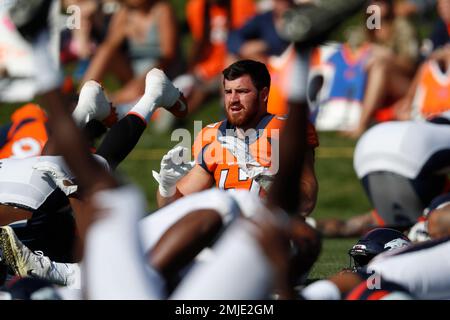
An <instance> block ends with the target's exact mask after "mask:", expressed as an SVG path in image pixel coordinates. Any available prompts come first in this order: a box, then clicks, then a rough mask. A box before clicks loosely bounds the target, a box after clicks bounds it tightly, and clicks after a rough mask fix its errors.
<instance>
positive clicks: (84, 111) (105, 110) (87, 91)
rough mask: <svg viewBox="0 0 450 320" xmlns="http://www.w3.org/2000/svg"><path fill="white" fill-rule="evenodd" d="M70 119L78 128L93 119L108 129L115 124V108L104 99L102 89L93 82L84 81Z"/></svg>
mask: <svg viewBox="0 0 450 320" xmlns="http://www.w3.org/2000/svg"><path fill="white" fill-rule="evenodd" d="M72 117H73V118H74V119H75V122H76V123H77V125H78V126H80V127H84V126H85V125H86V124H87V123H88V122H89V121H91V120H93V119H96V120H98V121H101V122H103V123H104V124H105V125H106V126H108V127H111V126H112V125H113V124H114V123H116V122H117V113H116V110H115V108H114V107H113V106H112V104H111V102H109V100H108V98H106V95H105V91H104V90H103V87H102V86H101V85H100V84H99V83H98V82H97V81H94V80H89V81H86V82H85V83H84V85H83V87H82V88H81V91H80V95H79V97H78V104H77V106H76V108H75V110H74V111H73V113H72Z"/></svg>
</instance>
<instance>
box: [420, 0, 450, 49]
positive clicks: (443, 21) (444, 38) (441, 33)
mask: <svg viewBox="0 0 450 320" xmlns="http://www.w3.org/2000/svg"><path fill="white" fill-rule="evenodd" d="M437 12H438V14H439V18H438V20H437V21H436V23H435V25H434V28H433V31H432V33H431V36H430V39H429V40H430V41H431V43H430V44H429V45H428V48H427V51H428V52H425V54H427V53H428V54H429V53H430V52H431V51H435V50H436V49H438V48H441V47H444V46H445V45H446V44H448V42H449V39H450V36H449V34H450V1H449V0H438V5H437ZM440 54H442V52H439V51H435V52H434V57H435V58H438V57H439V55H440Z"/></svg>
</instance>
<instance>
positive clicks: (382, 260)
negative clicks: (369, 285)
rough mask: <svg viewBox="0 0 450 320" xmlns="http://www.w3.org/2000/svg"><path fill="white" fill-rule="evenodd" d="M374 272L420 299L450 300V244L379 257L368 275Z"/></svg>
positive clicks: (371, 264)
mask: <svg viewBox="0 0 450 320" xmlns="http://www.w3.org/2000/svg"><path fill="white" fill-rule="evenodd" d="M400 250H401V251H403V250H402V249H400ZM404 250H406V251H408V250H410V249H404ZM393 253H394V252H393ZM373 271H375V272H377V273H379V274H380V275H381V276H382V277H383V278H384V279H386V280H389V281H392V282H395V283H397V284H399V285H402V286H404V287H405V288H406V289H408V290H409V291H410V292H411V293H412V294H413V295H414V296H416V297H417V298H418V299H450V241H446V242H443V243H440V244H437V245H435V246H432V247H430V248H426V249H425V248H424V249H421V250H418V251H412V252H405V253H403V254H398V255H390V256H380V257H376V258H375V259H374V260H373V261H372V262H371V263H370V264H369V265H368V272H369V273H373Z"/></svg>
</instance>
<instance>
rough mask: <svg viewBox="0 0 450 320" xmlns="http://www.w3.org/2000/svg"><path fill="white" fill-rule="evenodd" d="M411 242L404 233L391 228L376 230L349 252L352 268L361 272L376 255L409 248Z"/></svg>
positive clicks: (359, 241) (370, 232)
mask: <svg viewBox="0 0 450 320" xmlns="http://www.w3.org/2000/svg"><path fill="white" fill-rule="evenodd" d="M410 243H411V241H410V240H409V239H408V237H407V236H405V235H404V234H403V233H401V232H399V231H397V230H394V229H389V228H376V229H373V230H371V231H369V232H368V233H367V234H366V235H365V236H364V237H362V238H361V239H359V240H358V242H357V243H356V244H355V245H354V246H353V247H352V248H351V249H350V250H349V252H348V254H349V255H350V267H351V268H352V269H354V270H359V269H360V268H363V267H365V266H366V265H367V264H368V263H369V262H370V260H372V259H373V258H374V257H375V256H376V255H378V254H380V253H382V252H384V251H389V250H392V249H396V248H401V247H405V246H408V245H409V244H410Z"/></svg>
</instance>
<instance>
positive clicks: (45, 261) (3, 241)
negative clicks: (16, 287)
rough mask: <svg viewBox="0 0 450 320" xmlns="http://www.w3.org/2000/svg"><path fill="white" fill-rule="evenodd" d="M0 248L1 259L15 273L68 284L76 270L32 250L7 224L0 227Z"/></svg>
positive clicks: (72, 280)
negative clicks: (0, 252)
mask: <svg viewBox="0 0 450 320" xmlns="http://www.w3.org/2000/svg"><path fill="white" fill-rule="evenodd" d="M0 248H1V250H2V252H3V259H4V260H5V263H6V265H8V266H9V267H10V268H11V269H12V271H13V272H14V274H15V275H17V276H20V277H34V278H40V279H45V280H48V281H50V282H52V283H55V284H58V285H63V286H66V285H70V284H72V283H73V282H74V281H75V279H74V277H76V276H77V275H76V271H75V270H74V269H73V268H72V267H71V266H70V265H68V264H65V263H55V262H53V261H51V260H50V258H49V257H46V256H44V255H43V253H42V251H36V252H32V251H31V250H30V249H28V248H27V247H26V246H25V245H23V243H22V242H21V241H20V240H19V239H18V238H17V236H16V235H15V233H14V231H13V229H12V228H11V227H9V226H5V227H1V228H0Z"/></svg>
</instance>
